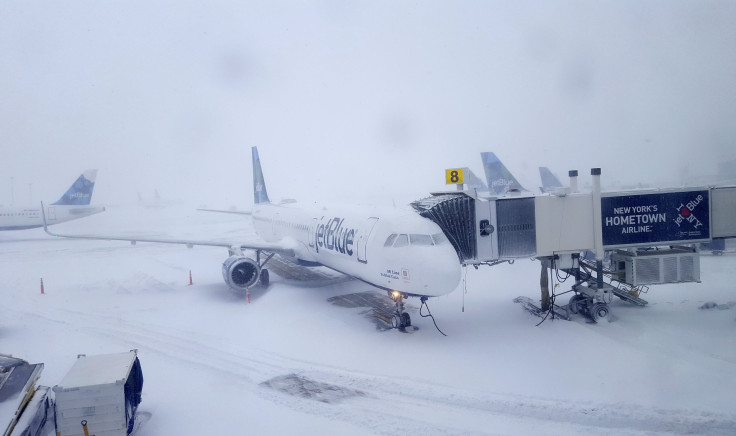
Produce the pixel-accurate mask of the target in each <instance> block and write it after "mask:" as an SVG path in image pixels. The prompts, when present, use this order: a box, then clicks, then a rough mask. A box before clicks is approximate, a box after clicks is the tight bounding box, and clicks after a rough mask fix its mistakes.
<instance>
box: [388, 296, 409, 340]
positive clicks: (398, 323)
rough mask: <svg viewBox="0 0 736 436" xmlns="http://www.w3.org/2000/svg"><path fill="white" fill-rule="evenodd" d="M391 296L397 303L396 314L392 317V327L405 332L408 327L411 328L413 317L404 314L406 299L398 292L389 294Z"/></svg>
mask: <svg viewBox="0 0 736 436" xmlns="http://www.w3.org/2000/svg"><path fill="white" fill-rule="evenodd" d="M389 296H390V297H391V299H392V300H394V302H395V303H396V312H395V313H394V314H393V316H392V317H391V327H393V328H395V329H399V330H401V331H404V330H406V328H407V327H411V317H410V316H409V314H408V313H407V312H404V298H405V297H404V295H403V294H402V293H401V292H398V291H393V292H389Z"/></svg>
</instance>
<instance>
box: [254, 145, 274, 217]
mask: <svg viewBox="0 0 736 436" xmlns="http://www.w3.org/2000/svg"><path fill="white" fill-rule="evenodd" d="M251 152H252V154H253V202H254V203H255V204H259V203H270V202H271V201H270V200H269V199H268V192H266V182H265V181H264V180H263V171H262V170H261V159H260V158H259V157H258V148H257V147H252V148H251Z"/></svg>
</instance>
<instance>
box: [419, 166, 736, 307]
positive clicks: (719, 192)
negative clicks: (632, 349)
mask: <svg viewBox="0 0 736 436" xmlns="http://www.w3.org/2000/svg"><path fill="white" fill-rule="evenodd" d="M573 174H574V176H573ZM591 174H592V175H593V177H594V182H596V183H594V189H593V192H589V193H580V192H575V190H576V188H572V189H571V188H567V189H564V190H562V189H561V190H558V191H557V192H556V193H554V194H543V195H522V194H520V193H518V192H515V193H513V192H512V193H511V194H510V195H509V194H507V195H502V196H483V195H477V194H476V193H475V192H470V191H452V192H444V193H433V194H431V196H430V197H428V198H425V199H422V200H418V201H416V202H414V203H412V206H413V207H414V209H415V210H416V211H417V212H418V213H419V214H420V215H422V216H424V217H426V218H428V219H431V220H432V221H434V222H435V223H437V224H438V225H439V226H440V227H441V228H442V230H443V232H444V233H445V235H446V236H447V238H448V239H449V240H450V242H451V243H452V245H453V246H454V247H455V250H456V251H457V254H458V258H459V260H460V262H461V263H462V264H463V265H473V266H476V267H477V266H478V265H482V264H486V265H491V266H492V265H496V264H498V263H501V262H507V261H513V259H517V258H530V257H532V258H538V259H540V260H542V261H543V264H544V263H545V262H549V263H548V265H549V266H550V267H552V268H553V269H555V270H562V271H565V272H568V273H570V274H573V275H574V276H575V277H576V284H575V285H574V286H573V289H572V291H574V292H575V294H576V295H575V296H574V297H573V301H572V302H571V306H568V308H567V309H569V310H570V311H571V312H573V313H577V312H582V313H584V314H587V315H588V316H590V317H591V318H592V319H594V320H597V319H600V318H603V317H607V316H608V310H609V309H608V306H607V304H608V303H609V302H610V300H611V298H612V296H614V295H615V296H618V297H619V298H622V299H624V300H626V301H629V302H631V303H634V304H639V305H645V304H646V301H645V300H643V299H641V298H640V297H639V294H640V293H641V292H643V291H646V289H647V286H648V285H653V284H669V283H682V282H699V281H700V257H699V252H698V248H697V246H698V245H699V244H700V243H708V242H712V241H713V240H714V239H720V238H732V237H736V220H734V219H733V217H734V216H736V187H701V188H680V189H667V190H636V191H625V192H605V193H602V192H600V170H599V169H593V171H592V172H591ZM576 176H577V172H571V183H570V185H571V186H573V187H576V186H577V180H576V179H573V177H576ZM596 187H597V189H596ZM604 260H605V264H606V265H605V267H604ZM543 293H544V290H543ZM576 297H577V298H576ZM573 303H574V304H573ZM543 308H544V309H545V310H546V309H548V308H546V307H544V298H543Z"/></svg>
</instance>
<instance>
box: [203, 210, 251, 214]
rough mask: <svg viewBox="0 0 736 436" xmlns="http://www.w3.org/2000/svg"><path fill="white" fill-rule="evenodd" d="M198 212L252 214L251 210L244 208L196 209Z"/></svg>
mask: <svg viewBox="0 0 736 436" xmlns="http://www.w3.org/2000/svg"><path fill="white" fill-rule="evenodd" d="M197 210H198V211H200V212H217V213H232V214H235V215H253V212H248V211H245V210H222V209H197Z"/></svg>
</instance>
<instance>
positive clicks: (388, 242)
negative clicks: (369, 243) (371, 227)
mask: <svg viewBox="0 0 736 436" xmlns="http://www.w3.org/2000/svg"><path fill="white" fill-rule="evenodd" d="M395 239H396V233H392V234H390V235H388V238H386V243H385V244H383V246H384V247H390V246H392V245H393V244H394V240H395Z"/></svg>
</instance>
